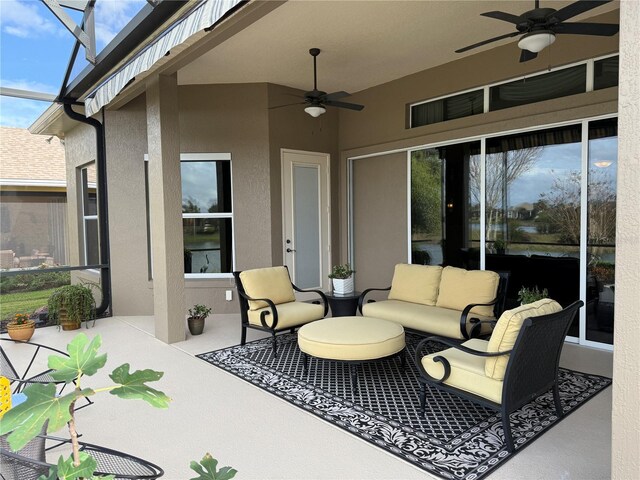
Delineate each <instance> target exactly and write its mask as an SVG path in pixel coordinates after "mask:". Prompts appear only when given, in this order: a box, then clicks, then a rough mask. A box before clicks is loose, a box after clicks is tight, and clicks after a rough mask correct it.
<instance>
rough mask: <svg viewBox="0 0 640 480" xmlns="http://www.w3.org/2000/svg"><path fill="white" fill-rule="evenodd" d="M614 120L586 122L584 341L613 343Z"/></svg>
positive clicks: (616, 134) (614, 236) (616, 154)
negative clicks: (587, 148)
mask: <svg viewBox="0 0 640 480" xmlns="http://www.w3.org/2000/svg"><path fill="white" fill-rule="evenodd" d="M617 159H618V122H617V119H615V118H612V119H607V120H599V121H596V122H590V123H589V172H588V175H589V176H588V186H587V198H588V203H587V212H588V214H587V260H588V263H587V279H586V281H587V302H586V303H587V308H586V315H587V324H586V332H585V333H586V335H585V336H586V339H587V340H590V341H594V342H600V343H608V344H613V311H614V305H613V304H614V302H613V301H614V297H615V269H616V262H615V243H616V186H617V185H616V172H617Z"/></svg>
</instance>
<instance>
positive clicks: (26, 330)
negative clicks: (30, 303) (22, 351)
mask: <svg viewBox="0 0 640 480" xmlns="http://www.w3.org/2000/svg"><path fill="white" fill-rule="evenodd" d="M35 329H36V322H35V321H34V320H31V319H30V318H29V315H28V314H26V313H16V314H15V315H14V316H13V320H11V321H10V322H9V323H7V333H8V334H9V336H10V337H11V338H12V339H13V340H18V341H20V342H28V341H29V340H30V339H31V337H32V336H33V332H34V331H35Z"/></svg>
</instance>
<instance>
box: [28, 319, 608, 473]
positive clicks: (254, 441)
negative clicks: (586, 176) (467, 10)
mask: <svg viewBox="0 0 640 480" xmlns="http://www.w3.org/2000/svg"><path fill="white" fill-rule="evenodd" d="M239 323H240V322H239V315H214V316H213V317H210V318H209V319H208V320H207V323H206V326H205V332H204V334H203V335H201V336H197V337H191V336H189V335H188V334H187V335H188V338H187V340H186V341H184V342H180V343H176V344H173V345H166V344H164V343H162V342H160V341H158V340H156V339H155V338H154V336H153V330H154V325H153V317H113V318H106V319H101V320H98V321H97V322H96V326H95V328H89V329H88V330H87V329H84V328H83V329H82V330H81V331H82V332H84V333H86V334H88V335H89V336H90V337H92V336H94V335H97V334H99V335H101V336H102V341H103V347H102V351H103V352H106V353H108V361H107V365H106V367H105V368H104V369H103V370H102V371H101V372H99V373H98V374H97V375H96V376H94V377H90V378H87V379H86V380H85V381H84V383H83V386H88V387H93V388H99V387H102V386H106V385H108V384H110V379H109V378H108V374H109V373H110V372H111V371H112V370H113V369H114V368H115V367H117V366H119V365H121V364H122V363H130V364H131V370H132V371H133V370H136V369H144V368H152V369H154V370H160V371H163V372H165V373H164V377H163V378H162V379H161V381H160V382H157V388H158V389H160V390H162V391H164V392H165V393H167V395H169V396H170V397H171V398H172V399H173V401H172V403H171V406H170V408H169V409H167V410H158V409H155V408H153V407H151V406H149V405H147V404H146V403H144V402H142V401H139V400H121V399H119V398H116V397H114V396H112V395H109V394H105V393H103V394H100V395H98V396H96V397H95V398H94V399H95V405H93V406H91V407H89V408H86V409H82V410H80V411H79V412H78V413H77V424H78V430H79V431H80V432H81V433H82V434H83V440H84V441H86V442H89V443H96V444H99V445H103V446H106V447H111V448H115V449H117V450H121V451H125V452H127V453H131V454H133V455H136V456H139V457H142V458H144V459H147V460H149V461H151V462H154V463H156V464H158V465H160V466H161V467H162V468H163V469H164V470H165V476H164V477H163V478H166V479H168V480H169V479H170V480H182V479H188V478H191V477H193V476H195V475H194V473H195V472H193V471H191V470H190V469H189V462H190V461H191V460H196V459H197V460H199V459H200V458H201V457H202V456H203V455H204V453H206V452H210V453H211V454H212V455H213V456H214V457H215V458H217V459H218V460H219V462H220V463H219V466H225V465H230V466H232V467H234V468H236V469H237V470H238V472H239V473H238V475H237V476H236V478H237V479H239V480H240V479H296V480H301V479H373V478H375V479H424V478H429V477H430V476H429V475H428V474H426V473H425V472H424V471H421V470H418V469H417V468H415V467H413V466H411V465H409V464H407V463H405V462H403V461H402V460H400V459H398V458H396V457H394V456H393V455H391V454H388V453H385V452H384V451H382V450H381V449H379V448H377V447H375V446H373V445H370V444H368V443H366V442H364V441H363V440H360V439H358V438H356V437H354V436H352V435H349V434H348V433H346V432H344V431H342V430H340V429H338V428H337V427H334V426H332V425H330V424H328V423H326V422H324V421H322V420H320V419H318V418H317V417H315V416H313V415H311V414H309V413H307V412H304V411H302V410H300V409H298V408H295V407H293V406H291V405H290V404H288V403H286V402H285V401H283V400H280V399H278V398H276V397H275V396H273V395H270V394H268V393H266V392H264V391H262V390H260V389H258V388H257V387H254V386H252V385H250V384H248V383H246V382H244V381H242V380H240V379H238V378H236V377H234V376H232V375H230V374H228V373H226V372H224V371H222V370H220V369H218V368H215V367H213V366H211V365H209V364H207V363H205V362H203V361H201V360H199V359H197V358H194V355H195V354H198V353H203V352H207V351H211V350H216V349H219V348H223V347H226V346H231V345H236V344H238V343H239V339H240V326H239ZM76 333H78V332H62V331H60V332H59V331H58V330H57V328H55V327H49V328H44V329H38V330H36V333H35V335H34V337H33V339H32V341H34V342H37V343H43V344H46V345H50V346H53V347H56V348H60V349H64V348H65V346H66V344H67V343H68V342H69V341H70V340H71V339H72V338H73V337H74V336H75V334H76ZM259 336H260V333H257V332H252V331H250V332H249V338H248V339H249V340H252V339H255V338H259ZM612 357H613V356H612V353H611V352H606V351H601V350H595V349H590V348H586V347H579V346H576V345H572V344H566V345H565V347H564V350H563V355H562V360H561V365H562V366H565V367H568V368H572V369H575V370H579V371H583V372H589V373H595V374H600V375H606V376H611V372H612ZM60 433H64V434H65V435H66V432H60ZM54 452H55V451H53V452H50V455H52V458H51V460H53V457H55V458H57V455H59V453H54ZM63 453H64V454H65V455H66V454H67V452H66V451H64V452H63ZM610 469H611V388H608V389H607V390H606V391H604V392H603V393H601V394H599V395H598V396H596V397H595V398H594V399H592V400H590V401H589V402H588V403H587V404H585V405H584V406H583V407H581V408H579V409H578V410H577V411H576V412H575V413H573V414H571V415H570V416H569V417H567V418H566V419H564V420H563V421H562V422H561V423H560V424H558V425H557V426H555V427H553V428H552V429H551V430H550V431H548V432H547V433H545V434H544V435H542V436H541V437H540V438H539V439H538V440H536V441H535V442H533V443H532V444H531V445H529V446H528V447H526V448H525V449H524V450H523V451H522V452H521V453H518V454H517V455H516V456H515V457H514V458H513V459H511V460H509V461H508V462H507V463H506V464H505V465H504V466H502V467H500V468H499V469H497V470H496V471H495V472H494V473H493V474H492V475H490V476H488V477H487V478H488V479H491V480H500V479H504V480H507V479H509V480H510V479H516V478H517V479H524V480H526V479H563V480H565V479H594V480H595V479H605V478H609V477H610Z"/></svg>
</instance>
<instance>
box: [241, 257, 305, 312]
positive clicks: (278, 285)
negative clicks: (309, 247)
mask: <svg viewBox="0 0 640 480" xmlns="http://www.w3.org/2000/svg"><path fill="white" fill-rule="evenodd" d="M240 280H241V281H242V286H243V287H244V291H245V292H246V294H247V295H249V296H250V297H251V298H268V299H269V300H271V301H272V302H273V303H275V304H276V305H278V304H280V303H287V302H293V301H295V299H296V296H295V294H294V293H293V287H292V286H291V279H290V278H289V272H287V269H286V268H285V267H269V268H257V269H254V270H245V271H243V272H241V273H240ZM266 306H267V303H266V302H262V301H251V300H250V301H249V310H259V309H261V308H264V307H266ZM258 323H259V322H258Z"/></svg>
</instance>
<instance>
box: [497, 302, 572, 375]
mask: <svg viewBox="0 0 640 480" xmlns="http://www.w3.org/2000/svg"><path fill="white" fill-rule="evenodd" d="M560 310H562V307H561V306H560V304H559V303H558V302H556V301H555V300H551V299H550V298H543V299H542V300H538V301H537V302H533V303H529V304H527V305H521V306H519V307H517V308H514V309H512V310H506V311H505V312H504V313H503V314H502V315H500V318H499V319H498V323H496V326H495V328H494V329H493V333H492V334H491V338H490V339H489V345H488V347H487V352H506V351H508V350H511V349H513V346H514V345H515V343H516V339H517V338H518V334H519V333H520V329H521V328H522V323H523V322H524V321H525V320H526V319H527V318H529V317H537V316H540V315H547V314H549V313H555V312H559V311H560ZM508 362H509V355H501V356H499V357H488V358H487V360H486V363H485V373H486V374H487V376H488V377H491V378H494V379H496V380H502V379H504V374H505V372H506V370H507V363H508Z"/></svg>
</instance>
